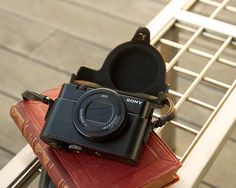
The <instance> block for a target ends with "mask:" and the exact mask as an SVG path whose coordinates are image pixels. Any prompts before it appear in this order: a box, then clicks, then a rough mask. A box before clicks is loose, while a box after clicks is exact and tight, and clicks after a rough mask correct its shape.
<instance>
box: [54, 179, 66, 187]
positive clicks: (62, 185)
mask: <svg viewBox="0 0 236 188" xmlns="http://www.w3.org/2000/svg"><path fill="white" fill-rule="evenodd" d="M64 183H65V180H64V179H61V180H60V182H59V183H58V185H57V187H63V188H68V186H67V185H64Z"/></svg>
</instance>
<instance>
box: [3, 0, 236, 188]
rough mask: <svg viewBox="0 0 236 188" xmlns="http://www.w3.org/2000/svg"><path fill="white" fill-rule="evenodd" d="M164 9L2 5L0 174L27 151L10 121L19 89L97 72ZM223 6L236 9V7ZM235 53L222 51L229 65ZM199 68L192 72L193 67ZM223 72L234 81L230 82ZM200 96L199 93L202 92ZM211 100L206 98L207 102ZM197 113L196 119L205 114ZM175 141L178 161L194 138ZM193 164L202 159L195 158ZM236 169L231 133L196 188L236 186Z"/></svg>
mask: <svg viewBox="0 0 236 188" xmlns="http://www.w3.org/2000/svg"><path fill="white" fill-rule="evenodd" d="M169 2H170V0H120V1H107V0H98V1H94V0H87V1H83V0H17V1H15V0H0V85H1V87H0V130H1V131H0V168H2V167H3V166H4V165H6V164H7V163H8V162H9V161H10V160H11V159H12V158H13V157H14V156H15V155H16V154H17V152H19V151H20V150H21V149H22V148H23V146H25V144H26V142H25V140H24V138H23V137H22V135H21V133H20V131H19V130H18V129H17V127H16V125H15V124H14V123H13V121H12V120H11V118H10V116H9V110H10V107H11V106H12V105H13V104H15V103H17V102H18V101H19V100H21V96H20V94H21V92H23V91H24V90H25V89H29V90H33V91H36V92H43V91H45V90H48V89H50V88H52V87H54V86H58V85H61V84H62V83H64V82H68V81H69V80H70V75H71V73H76V72H77V70H78V68H79V67H80V66H82V65H85V66H87V67H91V68H93V69H99V68H100V67H101V65H102V63H103V62H104V60H105V58H106V56H107V55H108V53H109V52H110V51H111V49H113V48H114V47H116V46H117V45H118V44H120V43H123V42H126V41H128V40H130V39H131V38H132V36H133V34H134V32H135V31H136V29H137V28H138V27H139V26H145V25H147V24H148V23H149V22H150V21H151V19H152V18H153V17H154V16H155V15H156V14H158V12H160V11H161V10H162V9H163V8H164V7H165V6H166V5H167V4H168V3H169ZM203 2H204V1H203ZM212 2H221V0H214V1H212ZM229 2H230V4H231V5H232V6H236V0H231V1H229ZM212 9H213V8H212V7H211V6H206V5H204V3H201V2H200V3H199V4H198V5H197V6H195V7H193V11H194V12H196V13H202V12H204V14H208V12H211V11H212ZM219 19H226V20H228V21H230V22H231V21H232V22H233V20H234V17H233V16H232V15H231V14H222V15H220V17H219ZM232 24H235V25H236V23H232ZM188 35H189V33H188V32H182V33H181V32H180V35H179V38H180V41H185V40H186V38H188ZM168 37H170V34H166V36H165V38H167V39H168ZM205 40H206V39H205V38H204V37H202V38H200V40H199V42H198V43H195V44H194V46H195V47H196V48H202V49H207V50H208V51H210V50H213V51H214V50H215V51H216V49H212V48H211V45H210V46H209V45H206V44H205V43H204V41H205ZM215 43H216V42H215ZM158 45H159V44H157V46H158ZM235 50H236V47H235V46H234V47H232V48H230V49H229V50H228V52H227V56H229V57H230V58H231V59H234V60H235V59H236V53H235V52H236V51H235ZM194 58H199V57H195V56H193V55H191V54H187V55H186V56H184V57H183V58H182V59H183V60H186V59H187V60H189V61H192V60H194ZM202 62H204V59H202ZM180 64H181V60H180ZM199 66H200V65H199ZM199 66H198V65H197V66H196V65H195V67H196V68H198V67H199ZM215 69H219V71H218V73H221V71H222V70H224V68H222V67H220V66H218V67H216V68H215ZM226 71H229V72H230V75H233V76H231V77H232V78H231V77H229V74H227V72H226ZM223 75H224V76H223V79H224V80H225V81H226V82H229V83H228V84H232V80H233V79H235V77H236V76H235V75H236V72H235V69H232V70H231V69H227V70H226V69H225V72H224V73H223ZM213 76H214V75H213ZM215 76H217V75H215ZM178 82H180V83H181V87H183V88H184V87H185V85H188V81H186V79H185V81H184V80H182V81H181V80H178ZM181 87H180V88H181ZM199 92H203V90H201V89H200V91H199ZM204 92H205V94H206V95H208V94H209V92H212V93H214V94H213V96H214V99H216V100H217V97H219V96H221V95H222V94H221V93H219V92H218V93H216V92H215V91H214V89H213V90H211V91H209V90H207V91H204ZM196 95H197V93H196ZM214 99H213V98H212V97H209V100H212V101H213V103H214ZM189 109H191V106H188V105H186V107H185V108H183V109H182V110H183V112H182V113H183V114H186V113H187V116H188V117H192V116H194V113H195V112H191V111H190V112H189ZM199 111H200V112H199V113H201V114H205V113H206V114H207V113H208V112H205V111H202V110H199ZM177 118H179V119H181V121H183V122H185V123H188V124H190V125H192V126H195V127H198V124H197V123H194V122H189V119H188V118H184V117H181V115H180V116H178V117H177ZM176 140H177V143H176V151H177V153H178V154H179V155H181V154H182V153H183V151H182V150H181V149H180V146H185V145H186V143H188V142H190V140H192V138H190V137H189V136H188V135H185V134H184V133H182V132H181V131H180V132H177V135H176ZM199 159H200V160H204V159H201V155H200V154H199ZM235 167H236V132H235V131H234V133H233V134H232V136H231V137H230V139H229V140H228V141H227V143H226V145H225V147H224V149H223V150H222V152H221V153H220V154H219V156H218V158H217V159H216V161H215V162H214V164H213V165H212V167H211V168H210V170H209V172H208V173H207V175H206V176H205V178H204V180H203V181H202V183H201V184H200V188H216V187H222V188H234V187H236V179H235V178H234V177H236V171H235V169H234V168H235ZM38 181H39V176H37V177H36V179H35V180H34V181H33V182H32V184H31V185H29V187H37V183H38Z"/></svg>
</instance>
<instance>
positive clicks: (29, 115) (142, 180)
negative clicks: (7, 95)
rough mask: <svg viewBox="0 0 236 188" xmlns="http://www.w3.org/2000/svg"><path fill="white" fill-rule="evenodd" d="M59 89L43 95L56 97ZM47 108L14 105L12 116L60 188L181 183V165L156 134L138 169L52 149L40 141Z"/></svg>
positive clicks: (37, 104)
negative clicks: (178, 172) (179, 174)
mask: <svg viewBox="0 0 236 188" xmlns="http://www.w3.org/2000/svg"><path fill="white" fill-rule="evenodd" d="M59 92H60V87H57V88H53V89H51V90H49V91H47V92H45V93H44V94H45V95H47V96H49V97H50V98H53V99H55V98H57V96H58V94H59ZM47 108H48V106H47V105H45V104H43V103H41V102H35V101H21V102H19V103H18V104H16V105H14V106H12V108H11V112H10V113H11V117H12V118H13V120H14V121H15V123H16V125H17V126H18V128H19V129H20V131H21V132H22V134H23V136H24V137H25V138H26V140H27V142H28V143H29V144H30V146H31V147H32V149H33V151H34V153H35V154H36V155H37V157H38V158H39V160H40V162H41V164H42V165H43V167H44V168H45V169H46V170H47V173H48V174H49V176H50V177H51V179H52V181H53V182H54V184H55V185H56V186H57V187H60V188H62V187H63V188H65V187H69V188H73V187H79V188H90V187H91V188H111V187H116V188H119V187H122V188H123V187H125V188H134V187H165V186H168V185H170V184H172V183H174V182H176V181H177V180H178V176H177V175H176V171H177V170H178V168H180V167H181V164H180V162H179V161H178V159H177V158H176V157H175V155H174V154H173V152H172V151H171V150H170V149H169V148H168V146H167V145H165V143H163V141H162V140H161V139H160V138H159V137H158V136H157V135H156V134H155V133H154V132H153V133H152V134H151V136H150V138H149V141H148V143H147V145H146V146H144V151H143V153H142V156H141V159H140V162H139V164H138V166H131V165H128V164H123V163H120V162H116V161H112V160H108V159H104V158H101V157H97V156H92V155H89V154H86V153H79V154H77V153H70V152H68V151H66V150H65V149H62V148H60V149H55V148H50V147H49V146H48V145H47V144H45V143H44V142H43V141H42V140H40V138H39V134H40V132H41V130H42V128H43V126H44V117H45V114H46V112H47Z"/></svg>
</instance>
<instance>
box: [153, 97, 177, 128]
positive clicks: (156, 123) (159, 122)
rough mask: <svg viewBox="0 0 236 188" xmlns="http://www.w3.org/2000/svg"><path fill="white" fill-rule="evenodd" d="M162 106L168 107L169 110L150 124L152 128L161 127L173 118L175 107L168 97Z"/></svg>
mask: <svg viewBox="0 0 236 188" xmlns="http://www.w3.org/2000/svg"><path fill="white" fill-rule="evenodd" d="M164 104H166V105H168V106H169V110H168V111H167V112H166V113H165V114H164V115H161V117H157V120H155V121H153V122H152V126H153V128H158V127H162V126H163V125H165V124H166V123H167V122H168V121H170V120H172V119H173V118H174V114H175V105H174V103H173V102H172V100H171V99H170V98H169V97H167V98H166V99H165V101H164Z"/></svg>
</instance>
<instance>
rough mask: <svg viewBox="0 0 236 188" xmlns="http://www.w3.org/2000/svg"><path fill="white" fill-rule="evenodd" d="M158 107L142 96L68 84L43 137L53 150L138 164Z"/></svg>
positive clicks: (42, 133) (59, 98) (51, 112)
mask: <svg viewBox="0 0 236 188" xmlns="http://www.w3.org/2000/svg"><path fill="white" fill-rule="evenodd" d="M156 106H157V104H156V103H155V102H154V100H151V99H150V100H149V99H147V98H145V97H142V96H140V95H138V94H137V95H135V94H132V93H127V92H122V91H117V90H111V89H108V88H92V87H87V86H82V85H77V84H64V85H63V87H62V89H61V92H60V95H59V97H58V98H57V99H56V100H55V101H54V103H53V105H52V107H51V108H50V109H49V111H48V114H47V117H46V122H45V126H44V128H43V130H42V132H41V134H40V137H41V139H42V140H43V141H44V142H46V143H47V144H49V145H50V146H63V147H65V148H69V149H72V150H74V149H75V150H76V151H86V152H89V153H92V154H94V155H97V156H102V157H105V158H112V159H115V160H119V161H122V162H126V163H129V164H137V162H138V160H139V158H140V154H141V151H142V146H143V144H145V143H146V142H147V140H148V137H149V135H150V133H151V131H152V129H153V125H152V123H151V119H152V114H153V111H154V108H155V107H156Z"/></svg>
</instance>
